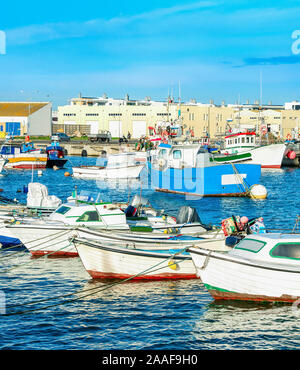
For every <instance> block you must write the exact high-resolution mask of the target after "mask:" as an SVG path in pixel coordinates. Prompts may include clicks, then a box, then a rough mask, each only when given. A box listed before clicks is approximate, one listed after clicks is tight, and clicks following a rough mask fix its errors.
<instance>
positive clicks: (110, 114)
mask: <svg viewBox="0 0 300 370" xmlns="http://www.w3.org/2000/svg"><path fill="white" fill-rule="evenodd" d="M108 115H109V116H122V113H108Z"/></svg>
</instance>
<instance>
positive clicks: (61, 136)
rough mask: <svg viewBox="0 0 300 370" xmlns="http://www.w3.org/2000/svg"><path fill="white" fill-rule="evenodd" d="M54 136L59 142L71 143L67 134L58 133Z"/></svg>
mask: <svg viewBox="0 0 300 370" xmlns="http://www.w3.org/2000/svg"><path fill="white" fill-rule="evenodd" d="M55 135H56V136H58V140H59V141H71V138H70V136H68V135H67V134H65V133H63V132H58V133H57V134H55Z"/></svg>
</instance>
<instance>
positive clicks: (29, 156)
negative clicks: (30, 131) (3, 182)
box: [0, 136, 47, 169]
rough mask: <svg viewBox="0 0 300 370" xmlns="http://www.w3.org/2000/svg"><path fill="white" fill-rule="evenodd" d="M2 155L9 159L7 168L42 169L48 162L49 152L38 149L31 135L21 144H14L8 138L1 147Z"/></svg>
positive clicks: (6, 164) (0, 153) (0, 152)
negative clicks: (31, 139)
mask: <svg viewBox="0 0 300 370" xmlns="http://www.w3.org/2000/svg"><path fill="white" fill-rule="evenodd" d="M0 155H1V157H2V158H4V159H5V160H6V161H7V162H6V163H5V168H7V169H42V168H46V164H47V154H46V153H43V151H42V150H41V149H36V148H35V147H34V144H33V143H32V142H31V141H30V138H29V136H26V138H25V142H24V143H23V144H22V145H21V146H20V145H16V144H13V143H12V142H11V141H10V138H8V139H7V140H6V141H5V143H4V144H3V145H2V147H1V150H0Z"/></svg>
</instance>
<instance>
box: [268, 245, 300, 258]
mask: <svg viewBox="0 0 300 370" xmlns="http://www.w3.org/2000/svg"><path fill="white" fill-rule="evenodd" d="M270 255H271V256H272V257H275V258H292V259H300V244H299V243H281V244H277V245H275V247H274V248H273V249H272V250H271V251H270Z"/></svg>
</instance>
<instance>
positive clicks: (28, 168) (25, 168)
mask: <svg viewBox="0 0 300 370" xmlns="http://www.w3.org/2000/svg"><path fill="white" fill-rule="evenodd" d="M6 168H20V169H23V170H31V169H32V168H33V169H37V168H40V169H43V168H46V164H40V165H36V164H34V165H33V166H32V165H30V164H23V165H16V166H8V167H6Z"/></svg>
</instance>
